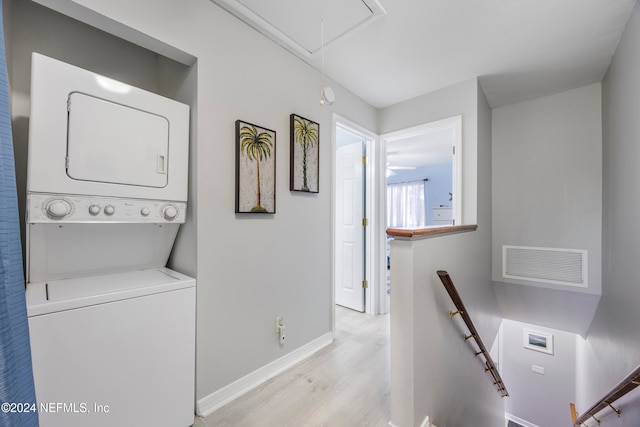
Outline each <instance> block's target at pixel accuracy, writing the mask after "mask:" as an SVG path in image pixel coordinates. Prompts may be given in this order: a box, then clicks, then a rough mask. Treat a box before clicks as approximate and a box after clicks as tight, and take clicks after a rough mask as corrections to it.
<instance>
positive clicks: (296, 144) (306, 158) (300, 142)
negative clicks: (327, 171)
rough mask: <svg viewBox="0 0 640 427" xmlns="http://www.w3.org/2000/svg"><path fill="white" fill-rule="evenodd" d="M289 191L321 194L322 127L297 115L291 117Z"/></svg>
mask: <svg viewBox="0 0 640 427" xmlns="http://www.w3.org/2000/svg"><path fill="white" fill-rule="evenodd" d="M289 122H290V140H291V150H290V153H291V160H290V176H289V190H290V191H302V192H305V193H319V192H320V125H319V124H318V123H316V122H314V121H313V120H309V119H306V118H304V117H302V116H299V115H297V114H291V116H290V120H289Z"/></svg>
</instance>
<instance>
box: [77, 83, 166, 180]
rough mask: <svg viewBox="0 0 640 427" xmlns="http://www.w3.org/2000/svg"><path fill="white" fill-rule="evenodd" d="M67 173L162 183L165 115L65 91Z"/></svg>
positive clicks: (164, 156) (78, 177)
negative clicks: (67, 119)
mask: <svg viewBox="0 0 640 427" xmlns="http://www.w3.org/2000/svg"><path fill="white" fill-rule="evenodd" d="M68 104H69V108H68V110H69V123H68V131H67V132H68V133H67V175H69V177H70V178H72V179H76V180H80V181H92V182H103V183H111V184H125V185H136V186H145V187H158V188H162V187H165V186H166V185H167V165H168V162H169V159H168V154H169V122H168V120H167V119H166V118H165V117H162V116H159V115H156V114H152V113H149V112H146V111H142V110H138V109H135V108H131V107H127V106H125V105H120V104H116V103H114V102H110V101H107V100H104V99H100V98H96V97H93V96H90V95H85V94H83V93H79V92H73V93H71V94H70V95H69V100H68Z"/></svg>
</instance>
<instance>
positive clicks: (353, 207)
mask: <svg viewBox="0 0 640 427" xmlns="http://www.w3.org/2000/svg"><path fill="white" fill-rule="evenodd" d="M362 157H363V143H362V141H360V142H355V143H352V144H349V145H344V146H341V147H339V148H338V149H337V150H336V181H335V183H336V193H335V194H336V210H335V216H336V218H335V224H336V226H335V229H336V239H335V245H336V247H335V252H334V253H335V269H334V271H335V278H334V279H335V280H334V283H335V302H336V304H339V305H342V306H344V307H348V308H350V309H353V310H357V311H360V312H363V311H364V310H365V289H364V287H363V280H364V279H365V277H364V227H363V224H362V220H363V218H364V217H365V213H364V188H363V164H362V163H363V162H362Z"/></svg>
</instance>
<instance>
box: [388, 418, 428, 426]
mask: <svg viewBox="0 0 640 427" xmlns="http://www.w3.org/2000/svg"><path fill="white" fill-rule="evenodd" d="M389 425H390V426H391V427H396V425H395V424H394V423H392V422H391V421H389ZM420 427H436V426H434V425H433V424H431V423H430V422H429V417H428V416H427V418H425V419H424V421H423V422H422V424H420Z"/></svg>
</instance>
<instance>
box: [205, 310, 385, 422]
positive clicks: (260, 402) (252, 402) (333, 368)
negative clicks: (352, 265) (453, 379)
mask: <svg viewBox="0 0 640 427" xmlns="http://www.w3.org/2000/svg"><path fill="white" fill-rule="evenodd" d="M389 366H390V365H389V316H388V315H384V316H375V317H371V316H369V315H367V314H362V313H358V312H355V311H352V310H349V309H346V308H343V307H340V306H336V338H335V340H334V342H333V343H332V344H331V345H329V346H327V347H325V348H324V349H322V350H321V351H319V352H318V353H316V354H315V355H313V356H312V357H310V358H309V359H307V360H305V361H303V362H300V363H299V364H297V365H296V366H294V367H292V368H291V369H289V370H288V371H286V372H284V373H282V374H280V375H278V376H276V377H274V378H272V379H270V380H269V381H267V382H266V383H264V384H263V385H261V386H259V387H258V388H256V389H254V390H252V391H250V392H249V393H247V394H246V395H244V396H242V397H240V398H239V399H236V400H235V401H233V402H231V403H230V404H228V405H226V406H224V407H223V408H221V409H219V410H218V411H216V412H214V413H213V414H211V415H209V416H208V417H206V418H201V419H197V420H196V423H195V424H194V425H195V427H225V426H228V427H231V426H233V427H256V426H260V427H276V426H278V427H280V426H305V427H313V426H335V427H342V426H344V427H358V426H361V427H378V426H379V427H386V426H388V423H389V419H390V397H389V390H390V386H389V375H390V374H389Z"/></svg>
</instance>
